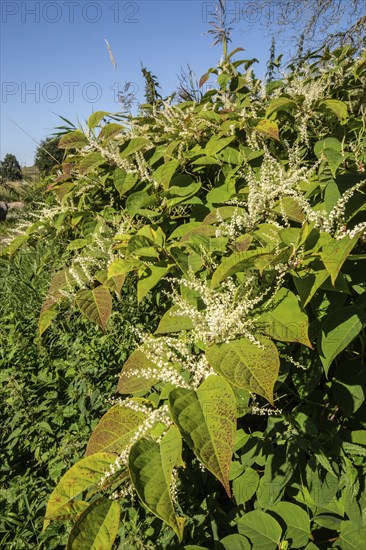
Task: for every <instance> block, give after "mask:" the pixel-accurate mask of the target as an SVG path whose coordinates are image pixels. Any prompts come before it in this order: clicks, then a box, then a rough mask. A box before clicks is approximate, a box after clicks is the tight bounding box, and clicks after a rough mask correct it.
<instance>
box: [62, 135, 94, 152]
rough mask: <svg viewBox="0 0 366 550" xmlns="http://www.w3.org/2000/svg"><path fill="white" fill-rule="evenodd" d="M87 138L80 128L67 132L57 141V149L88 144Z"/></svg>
mask: <svg viewBox="0 0 366 550" xmlns="http://www.w3.org/2000/svg"><path fill="white" fill-rule="evenodd" d="M88 144H89V141H88V138H87V137H86V136H85V135H84V134H83V132H81V131H80V130H75V131H74V132H69V133H68V134H65V135H64V136H62V137H61V139H60V141H59V144H58V146H59V149H80V148H81V147H85V145H88Z"/></svg>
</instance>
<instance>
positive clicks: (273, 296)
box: [4, 48, 366, 550]
mask: <svg viewBox="0 0 366 550" xmlns="http://www.w3.org/2000/svg"><path fill="white" fill-rule="evenodd" d="M238 51H239V49H238V50H235V51H234V52H232V53H231V54H228V55H226V56H225V57H224V58H223V60H222V61H221V63H220V65H219V66H218V67H217V68H214V69H210V71H209V73H207V75H204V76H203V77H202V79H201V84H203V83H204V82H205V81H207V80H208V78H209V76H210V75H215V76H216V77H217V87H216V88H215V89H212V90H210V91H209V92H207V93H206V94H205V95H203V97H202V99H201V100H200V101H199V102H198V103H196V102H193V101H186V102H183V103H180V104H178V105H171V104H170V103H169V101H155V103H154V105H150V106H149V105H144V106H143V108H142V112H141V114H140V115H139V116H137V117H135V118H131V117H124V118H122V117H120V119H118V118H117V117H116V116H114V117H110V120H109V122H108V123H104V122H103V121H104V120H105V119H106V117H108V113H106V112H97V113H94V114H92V115H91V117H90V118H89V120H88V125H87V127H85V128H83V129H79V130H72V131H70V132H69V133H67V134H66V135H64V136H63V137H62V138H61V140H60V146H61V147H62V148H63V149H66V150H69V149H73V150H76V151H77V152H76V153H75V152H70V153H69V154H68V156H67V158H66V159H65V161H64V163H63V170H62V173H60V174H59V175H58V176H57V177H56V178H55V179H54V180H53V181H52V183H51V184H50V186H49V190H50V192H52V193H54V195H55V196H56V197H57V199H58V205H57V206H55V207H52V208H50V207H48V208H47V209H45V210H44V211H43V212H42V213H40V215H39V219H38V220H37V221H36V222H35V223H32V224H29V227H28V228H27V229H26V230H25V231H24V233H23V234H22V235H19V236H17V237H16V239H15V240H13V241H12V242H10V243H9V245H8V246H7V248H6V249H5V251H4V253H5V254H7V255H8V256H12V255H14V254H15V252H16V251H17V249H18V248H19V247H21V246H22V245H23V244H24V243H26V242H28V243H31V244H32V243H35V242H37V241H38V240H43V239H44V237H45V236H47V238H49V239H50V238H52V239H53V240H54V241H55V242H60V240H62V241H63V242H64V243H66V244H67V247H66V251H65V253H64V255H63V258H62V266H63V267H62V269H60V270H59V271H58V272H57V273H56V274H55V276H54V277H53V279H52V281H51V284H50V287H49V291H48V297H47V299H46V301H45V302H44V304H43V307H42V311H41V315H40V319H39V332H40V334H44V336H43V338H47V337H48V336H47V335H48V334H49V332H50V331H52V330H53V327H54V323H57V322H60V319H61V318H62V317H63V315H65V313H64V312H65V311H67V305H68V304H75V305H76V306H77V307H78V308H79V309H80V310H81V312H82V313H83V314H84V316H85V317H87V318H88V319H90V320H92V321H94V322H95V323H96V324H97V325H99V327H100V328H101V329H102V330H103V331H106V336H107V335H108V334H109V331H110V330H111V329H112V327H113V323H114V320H115V319H116V317H117V318H118V309H115V308H114V304H117V303H120V302H119V301H118V297H119V296H120V295H121V292H122V293H123V292H124V285H126V284H127V285H128V284H130V283H129V281H131V279H132V280H134V278H135V277H136V278H137V285H136V292H137V299H138V302H139V303H140V304H141V305H144V304H146V303H148V300H154V302H155V303H156V304H158V305H161V306H163V307H164V308H165V313H164V315H163V316H162V317H161V319H160V322H159V325H158V326H157V328H156V327H154V326H152V327H149V328H150V333H146V332H143V331H141V328H138V327H136V328H135V329H134V331H133V333H134V337H135V338H136V339H137V340H138V341H139V342H140V343H139V345H138V346H137V347H136V349H135V350H134V351H133V352H132V354H131V355H130V356H129V358H128V359H127V360H126V361H125V363H124V365H123V368H122V371H121V374H120V376H119V380H118V385H117V392H118V394H119V395H120V397H117V398H116V399H115V400H114V401H113V402H112V406H111V407H110V408H109V409H108V411H107V412H106V413H105V414H104V416H103V417H102V418H101V420H100V422H99V423H98V424H97V426H96V427H95V429H94V431H93V433H92V435H91V437H90V439H89V442H88V445H87V447H86V452H85V456H84V458H82V459H81V460H79V461H78V462H76V464H74V465H73V466H72V467H71V468H70V469H69V470H68V472H66V473H65V474H64V475H63V477H62V478H61V479H60V480H59V482H58V484H57V486H56V488H55V489H54V491H53V492H52V494H51V496H50V499H49V502H48V506H47V510H46V515H45V523H44V528H45V529H49V528H52V526H51V527H49V524H50V523H51V522H55V521H57V520H60V521H65V520H66V521H71V522H72V529H71V532H70V535H69V539H68V543H67V547H68V548H69V549H81V548H82V549H86V548H94V547H102V548H103V549H106V550H107V549H108V548H112V546H113V544H114V543H115V544H116V545H118V544H123V543H124V541H125V540H127V543H128V542H130V544H131V546H132V547H133V545H134V541H133V539H132V538H130V539H129V536H130V535H128V533H127V535H126V530H125V529H126V525H128V524H129V522H131V521H132V519H131V514H132V513H133V511H136V516H135V517H137V518H141V517H142V516H141V514H143V511H142V510H143V509H146V510H148V511H149V512H151V514H152V517H154V516H156V518H159V519H160V520H162V521H163V522H164V524H165V526H166V527H165V528H164V529H162V530H161V524H160V522H159V521H158V520H155V519H153V520H151V523H150V525H149V528H148V529H146V531H145V543H144V546H142V547H144V548H150V547H151V548H186V549H187V550H188V549H191V550H193V548H199V547H201V548H217V549H225V550H237V549H239V548H243V549H250V548H254V549H259V548H261V549H268V550H271V549H273V550H275V549H276V548H281V549H285V548H306V549H307V550H315V549H317V548H324V549H326V548H333V547H334V548H338V549H343V550H347V549H349V548H357V549H359V550H362V548H363V542H362V541H363V540H364V537H363V534H365V530H366V528H365V510H366V487H365V477H364V473H365V456H366V439H365V434H366V432H365V423H366V409H365V391H366V383H365V365H364V357H365V333H364V327H365V323H366V312H365V308H366V299H365V296H366V285H365V281H364V275H363V272H364V267H363V263H364V260H365V259H366V255H365V231H366V221H365V204H366V201H365V193H364V189H363V185H364V183H365V179H366V178H365V170H364V163H365V162H366V147H365V145H366V115H365V111H364V105H365V99H366V91H365V90H366V86H365V85H366V55H365V54H364V55H363V56H362V57H354V52H353V51H352V50H351V49H350V48H345V49H339V50H337V51H335V52H333V53H332V54H330V53H329V54H326V55H325V56H324V57H322V58H319V57H317V56H313V57H310V59H309V60H308V63H303V64H302V65H301V67H297V68H296V67H295V66H294V67H291V70H290V72H289V73H288V74H287V75H286V76H284V77H283V78H282V79H280V80H272V81H271V82H269V83H268V84H267V85H265V84H263V83H262V82H261V81H260V80H258V79H256V78H255V76H254V74H253V71H252V69H251V67H252V64H253V61H251V60H238V61H232V57H233V55H234V53H237V52H238ZM129 290H130V288H129ZM122 301H123V299H122ZM155 328H156V330H155ZM153 331H154V332H153ZM115 367H118V365H117V364H113V365H112V367H111V368H113V369H114V368H115ZM102 377H103V373H101V382H103V378H102ZM107 393H108V392H107ZM136 495H137V498H138V500H136ZM139 503H140V504H139ZM141 505H142V506H143V508H142V507H141ZM120 519H121V520H122V522H121V524H120ZM52 524H53V523H52ZM46 532H47V531H46ZM126 537H127V539H126ZM115 541H116V542H115ZM191 545H195V546H191ZM197 545H198V546H197ZM135 547H136V548H138V545H136V544H135Z"/></svg>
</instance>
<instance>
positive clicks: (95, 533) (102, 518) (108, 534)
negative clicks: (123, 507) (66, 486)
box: [66, 498, 120, 550]
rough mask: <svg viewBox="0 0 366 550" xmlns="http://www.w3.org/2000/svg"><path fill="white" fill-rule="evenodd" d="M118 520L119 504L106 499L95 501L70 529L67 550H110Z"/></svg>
mask: <svg viewBox="0 0 366 550" xmlns="http://www.w3.org/2000/svg"><path fill="white" fill-rule="evenodd" d="M119 519H120V504H119V502H117V501H113V500H110V499H107V498H101V499H98V500H95V501H94V502H92V503H91V505H90V506H89V507H88V508H87V509H86V510H85V511H84V512H83V513H82V514H81V516H80V517H79V519H78V520H77V522H76V524H75V525H74V527H73V528H72V530H71V533H70V536H69V539H68V541H67V547H66V548H67V550H100V549H103V550H111V549H112V546H113V542H114V540H115V538H116V536H117V533H118V528H119Z"/></svg>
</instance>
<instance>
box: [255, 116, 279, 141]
mask: <svg viewBox="0 0 366 550" xmlns="http://www.w3.org/2000/svg"><path fill="white" fill-rule="evenodd" d="M255 130H256V132H258V134H261V135H262V136H265V137H270V138H272V139H276V140H277V141H279V140H280V133H279V129H278V124H277V123H276V122H274V121H273V120H267V119H264V120H261V121H260V122H259V123H258V124H257V126H256V127H255Z"/></svg>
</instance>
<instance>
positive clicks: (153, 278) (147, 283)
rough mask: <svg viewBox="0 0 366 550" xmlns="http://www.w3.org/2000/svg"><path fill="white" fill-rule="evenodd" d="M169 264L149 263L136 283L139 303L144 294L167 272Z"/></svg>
mask: <svg viewBox="0 0 366 550" xmlns="http://www.w3.org/2000/svg"><path fill="white" fill-rule="evenodd" d="M169 270H170V266H166V265H165V266H159V265H150V266H149V267H148V268H147V269H146V275H145V277H142V278H140V279H139V281H138V283H137V300H138V302H139V303H140V302H141V300H142V299H143V298H144V297H145V296H146V294H147V293H148V292H149V291H150V290H151V289H152V288H154V287H155V286H156V285H157V284H158V282H159V281H160V280H161V279H162V278H163V277H164V276H165V275H166V274H167V273H168V272H169Z"/></svg>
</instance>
